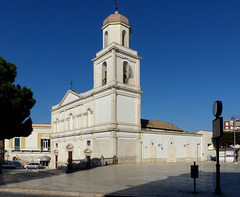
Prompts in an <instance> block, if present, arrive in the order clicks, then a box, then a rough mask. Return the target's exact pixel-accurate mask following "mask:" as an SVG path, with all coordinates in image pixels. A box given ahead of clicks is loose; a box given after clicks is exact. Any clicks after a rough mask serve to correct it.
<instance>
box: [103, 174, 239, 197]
mask: <svg viewBox="0 0 240 197" xmlns="http://www.w3.org/2000/svg"><path fill="white" fill-rule="evenodd" d="M196 183H197V185H196V188H197V189H196V191H197V196H216V195H215V193H214V192H215V187H216V184H215V173H212V172H209V173H208V172H202V171H200V176H199V178H198V179H197V181H196ZM127 186H129V188H128V189H123V190H120V191H116V192H113V193H109V194H106V195H105V196H106V197H110V196H124V197H126V196H134V197H136V196H145V197H148V196H161V197H162V196H178V197H181V196H196V194H195V195H194V194H193V191H194V188H193V187H194V185H193V179H191V177H190V174H182V175H180V176H170V177H168V178H167V179H163V180H158V181H153V182H150V183H147V184H143V185H136V186H135V185H127ZM221 189H222V194H221V195H220V196H221V197H223V196H224V197H225V196H239V194H240V173H221Z"/></svg>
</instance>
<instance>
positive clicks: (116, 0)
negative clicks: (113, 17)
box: [115, 0, 118, 11]
mask: <svg viewBox="0 0 240 197" xmlns="http://www.w3.org/2000/svg"><path fill="white" fill-rule="evenodd" d="M115 5H116V7H115V8H116V11H118V6H117V0H115Z"/></svg>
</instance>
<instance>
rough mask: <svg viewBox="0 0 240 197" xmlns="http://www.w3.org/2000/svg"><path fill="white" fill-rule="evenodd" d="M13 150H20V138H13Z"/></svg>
mask: <svg viewBox="0 0 240 197" xmlns="http://www.w3.org/2000/svg"><path fill="white" fill-rule="evenodd" d="M14 150H20V138H19V137H18V138H14Z"/></svg>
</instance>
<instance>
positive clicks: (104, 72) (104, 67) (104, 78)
mask: <svg viewBox="0 0 240 197" xmlns="http://www.w3.org/2000/svg"><path fill="white" fill-rule="evenodd" d="M106 84H107V63H106V62H103V64H102V85H103V86H104V85H106Z"/></svg>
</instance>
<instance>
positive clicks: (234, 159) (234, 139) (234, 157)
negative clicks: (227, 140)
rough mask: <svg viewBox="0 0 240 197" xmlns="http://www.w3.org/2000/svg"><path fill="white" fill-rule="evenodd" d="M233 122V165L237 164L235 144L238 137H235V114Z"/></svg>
mask: <svg viewBox="0 0 240 197" xmlns="http://www.w3.org/2000/svg"><path fill="white" fill-rule="evenodd" d="M231 119H232V121H233V163H236V155H235V142H236V135H235V130H236V117H235V113H234V115H233V116H232V118H231Z"/></svg>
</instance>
